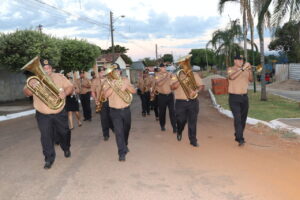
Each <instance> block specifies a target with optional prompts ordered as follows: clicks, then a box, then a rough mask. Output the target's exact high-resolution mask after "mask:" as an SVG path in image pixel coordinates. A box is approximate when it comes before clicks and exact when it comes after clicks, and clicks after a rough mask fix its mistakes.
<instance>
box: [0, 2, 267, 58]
mask: <svg viewBox="0 0 300 200" xmlns="http://www.w3.org/2000/svg"><path fill="white" fill-rule="evenodd" d="M218 1H219V0H184V1H176V2H175V1H174V0H127V1H126V0H1V2H0V8H1V11H0V32H12V31H15V30H16V29H36V27H37V26H38V25H39V24H42V25H43V32H44V33H47V34H51V35H53V36H57V37H70V38H75V37H76V38H84V39H86V40H88V41H89V42H92V43H95V44H97V45H99V46H100V47H101V48H102V49H107V48H108V47H109V46H110V45H111V37H110V29H109V12H110V11H112V12H113V14H114V19H115V20H114V27H115V31H114V39H115V44H119V45H121V46H125V47H127V48H129V51H128V55H129V56H130V57H131V58H132V59H133V60H134V61H135V60H138V59H142V58H145V57H151V58H154V57H155V44H157V45H158V54H159V55H163V54H166V53H173V55H174V57H175V58H176V57H178V56H182V55H185V54H187V53H188V52H189V51H190V50H191V49H192V48H203V47H205V45H206V43H207V41H208V40H210V39H211V34H212V32H213V31H215V30H216V29H219V28H225V27H226V24H227V23H228V22H229V20H230V19H237V18H240V9H239V4H236V3H231V4H228V5H227V6H225V9H224V13H223V14H222V16H220V15H219V13H218V10H217V7H218ZM43 2H44V3H46V4H48V5H51V6H52V7H50V6H48V5H46V4H43ZM61 10H63V11H66V12H62V11H61ZM121 15H125V17H124V18H122V17H120V16H121ZM269 41H270V38H268V37H267V38H266V45H267V44H268V43H269ZM257 44H258V42H257Z"/></svg>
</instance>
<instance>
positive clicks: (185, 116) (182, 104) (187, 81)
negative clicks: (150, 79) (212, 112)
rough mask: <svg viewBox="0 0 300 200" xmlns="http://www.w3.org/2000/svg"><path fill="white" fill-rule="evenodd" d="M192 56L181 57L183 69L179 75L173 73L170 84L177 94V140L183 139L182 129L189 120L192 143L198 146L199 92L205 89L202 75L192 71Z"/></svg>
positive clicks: (181, 67) (180, 62)
mask: <svg viewBox="0 0 300 200" xmlns="http://www.w3.org/2000/svg"><path fill="white" fill-rule="evenodd" d="M190 57H191V56H190V55H189V56H186V57H184V58H182V59H180V61H179V65H180V69H183V71H182V73H178V74H177V76H174V75H173V77H172V79H171V83H170V86H171V89H172V90H173V92H174V95H175V112H176V124H177V140H178V141H181V138H182V131H183V129H184V127H185V124H186V122H187V123H188V136H189V140H190V144H191V145H192V146H194V147H198V146H199V145H198V142H197V137H196V134H197V117H198V112H199V101H198V98H197V96H198V92H199V91H201V90H203V88H204V85H203V83H202V80H201V78H200V76H199V75H198V74H197V73H194V72H192V68H191V66H190ZM184 69H185V70H186V71H185V70H184Z"/></svg>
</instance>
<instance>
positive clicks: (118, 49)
mask: <svg viewBox="0 0 300 200" xmlns="http://www.w3.org/2000/svg"><path fill="white" fill-rule="evenodd" d="M128 50H129V49H127V48H126V47H122V46H120V45H118V44H117V45H115V53H123V54H125V53H127V51H128ZM111 52H112V47H109V48H108V49H106V50H102V53H103V54H108V53H111Z"/></svg>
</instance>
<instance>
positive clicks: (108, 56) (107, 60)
mask: <svg viewBox="0 0 300 200" xmlns="http://www.w3.org/2000/svg"><path fill="white" fill-rule="evenodd" d="M121 55H122V54H121V53H115V54H114V59H115V60H117V59H118V58H119V57H120V56H121ZM97 61H98V62H103V63H112V62H113V54H112V53H108V54H102V55H101V56H100V57H98V58H97Z"/></svg>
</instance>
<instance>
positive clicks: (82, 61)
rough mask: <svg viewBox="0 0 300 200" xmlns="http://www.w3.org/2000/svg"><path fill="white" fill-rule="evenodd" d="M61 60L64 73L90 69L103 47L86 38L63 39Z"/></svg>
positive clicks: (60, 65)
mask: <svg viewBox="0 0 300 200" xmlns="http://www.w3.org/2000/svg"><path fill="white" fill-rule="evenodd" d="M59 47H60V49H61V60H60V62H59V67H60V68H61V69H63V70H64V73H68V72H70V71H73V70H74V71H75V70H86V71H87V70H88V69H90V68H91V67H93V65H94V64H95V60H96V58H97V57H98V56H99V55H100V52H101V49H100V48H99V47H98V46H96V45H93V44H90V43H88V42H87V41H85V40H71V39H67V38H65V39H63V40H61V41H60V42H59Z"/></svg>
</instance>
